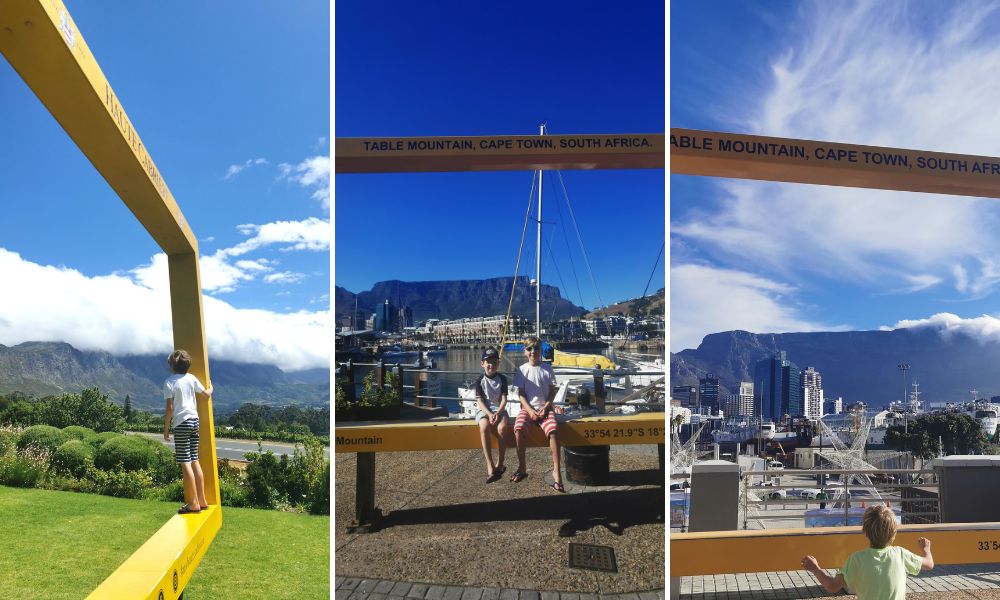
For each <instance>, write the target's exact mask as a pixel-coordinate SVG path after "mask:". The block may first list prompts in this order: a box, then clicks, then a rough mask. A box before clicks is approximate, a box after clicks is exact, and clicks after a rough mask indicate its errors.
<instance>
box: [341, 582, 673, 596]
mask: <svg viewBox="0 0 1000 600" xmlns="http://www.w3.org/2000/svg"><path fill="white" fill-rule="evenodd" d="M334 598H335V599H336V600H598V599H612V598H613V599H616V600H664V596H663V590H658V591H655V592H639V593H630V594H613V595H601V594H570V593H567V592H539V591H537V590H518V589H501V588H495V587H467V586H457V585H433V584H427V583H406V582H403V581H389V580H384V579H363V578H361V577H337V579H336V581H335V582H334Z"/></svg>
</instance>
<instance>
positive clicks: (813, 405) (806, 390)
mask: <svg viewBox="0 0 1000 600" xmlns="http://www.w3.org/2000/svg"><path fill="white" fill-rule="evenodd" d="M802 405H803V409H804V411H805V416H807V417H822V416H823V376H822V375H820V373H819V371H817V370H816V369H814V368H812V367H807V368H806V370H805V371H802Z"/></svg>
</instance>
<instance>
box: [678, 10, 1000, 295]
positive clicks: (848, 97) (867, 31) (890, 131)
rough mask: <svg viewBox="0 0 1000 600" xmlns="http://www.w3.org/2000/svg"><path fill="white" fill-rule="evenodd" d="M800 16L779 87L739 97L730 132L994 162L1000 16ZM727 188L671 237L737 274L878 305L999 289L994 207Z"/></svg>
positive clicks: (770, 186) (766, 186)
mask: <svg viewBox="0 0 1000 600" xmlns="http://www.w3.org/2000/svg"><path fill="white" fill-rule="evenodd" d="M804 6H805V7H806V9H805V10H801V11H799V12H798V19H799V20H797V21H792V22H790V23H789V26H788V34H789V35H788V38H787V39H788V40H789V44H790V47H789V48H787V50H786V51H785V52H783V53H782V54H781V55H780V56H777V57H776V58H774V59H773V61H772V63H771V73H772V75H773V76H772V78H771V79H770V80H769V81H768V82H767V83H766V84H765V85H764V86H762V87H761V88H760V89H758V90H754V91H753V92H752V93H750V94H739V95H738V98H736V100H737V101H738V102H739V108H741V109H743V110H741V111H737V110H735V107H734V109H733V110H730V111H725V112H726V113H727V114H729V113H731V114H741V115H743V116H742V119H741V120H739V121H733V122H732V123H731V124H730V126H731V128H732V129H733V130H736V131H746V132H748V133H758V134H762V135H771V136H779V137H795V138H804V139H816V140H830V141H837V142H846V143H853V144H870V145H876V146H890V147H902V148H914V149H925V150H933V151H943V152H958V153H962V154H982V155H988V156H989V155H996V154H997V152H996V140H995V133H994V132H996V131H997V130H1000V111H995V110H992V109H990V108H989V107H992V106H994V105H995V104H996V98H998V97H1000V78H997V77H996V76H995V73H996V70H997V68H998V67H1000V36H996V35H993V34H992V32H993V30H995V28H996V26H997V19H998V11H997V8H998V4H997V3H989V4H984V3H943V4H940V5H931V4H922V5H920V7H921V8H920V9H919V10H918V9H916V8H915V6H916V5H913V4H911V3H899V2H897V3H888V2H855V3H842V2H838V3H833V2H816V3H812V4H808V5H804ZM929 14H933V16H934V18H928V15H929ZM987 27H991V28H992V29H990V30H987ZM747 98H751V100H749V101H748V100H747ZM753 98H758V100H756V101H754V100H752V99H753ZM717 186H718V187H717V189H718V190H719V194H718V197H717V204H715V205H714V206H710V207H709V208H707V209H706V208H701V209H699V210H697V211H692V212H690V213H689V214H687V215H683V216H681V217H680V218H678V219H676V221H675V223H674V224H673V226H672V232H673V234H674V235H677V236H681V237H682V238H685V239H686V240H687V241H688V242H689V243H693V244H696V245H697V246H698V247H699V248H701V249H702V250H703V251H705V252H707V253H709V254H710V255H711V256H713V257H714V258H715V259H716V260H720V261H723V262H725V263H726V264H728V265H731V266H733V267H735V268H738V269H746V270H750V269H752V270H753V271H755V272H758V273H766V274H768V276H769V277H772V276H773V277H776V278H780V279H783V280H791V281H794V280H797V279H798V278H800V277H802V276H812V275H821V276H823V277H825V278H831V279H834V280H838V281H841V282H846V283H850V284H861V285H864V286H867V287H869V288H870V289H873V290H877V291H886V290H890V291H896V292H906V293H913V292H918V291H921V290H925V289H927V288H929V287H931V286H939V285H940V286H947V287H948V288H950V289H953V290H954V293H955V294H956V295H958V296H960V297H962V298H964V299H969V298H982V297H985V296H988V295H989V294H991V293H993V292H995V291H997V290H998V289H1000V239H998V238H997V237H996V235H995V231H996V230H997V228H998V226H1000V203H997V202H996V201H995V200H983V199H975V198H968V197H956V196H943V195H938V194H915V193H905V192H890V191H880V190H862V189H851V188H839V187H832V186H809V185H797V184H778V183H767V182H754V181H742V180H719V181H718V184H717ZM703 205H705V203H703Z"/></svg>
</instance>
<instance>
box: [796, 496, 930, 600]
mask: <svg viewBox="0 0 1000 600" xmlns="http://www.w3.org/2000/svg"><path fill="white" fill-rule="evenodd" d="M861 529H862V531H864V533H865V537H867V538H868V543H869V544H870V545H871V547H870V548H868V549H865V550H859V551H857V552H855V553H854V554H852V555H850V556H848V557H847V562H846V563H844V568H843V569H841V571H840V573H839V574H838V575H837V576H836V577H830V576H829V575H828V574H827V573H826V571H824V570H823V569H821V568H820V567H819V563H818V562H817V561H816V558H815V557H812V556H806V557H804V558H803V559H802V567H803V568H805V569H806V570H807V571H809V572H810V573H812V574H813V576H815V577H816V579H817V580H818V581H819V583H820V584H821V585H822V586H823V588H824V589H826V591H827V592H829V593H831V594H835V593H837V592H838V591H840V589H841V588H851V589H853V590H854V593H856V594H857V596H858V600H866V599H868V598H872V599H877V600H903V598H906V576H907V574H909V575H917V574H918V573H920V570H921V569H923V570H926V571H929V570H931V569H933V568H934V557H933V556H932V555H931V541H930V540H928V539H927V538H918V539H917V545H918V546H920V551H921V552H922V553H923V556H918V555H916V554H914V553H913V552H910V551H909V550H907V549H906V548H903V547H901V546H893V545H892V542H893V540H894V539H896V515H895V514H894V513H893V512H892V510H891V509H890V508H888V507H886V506H883V505H881V504H877V505H875V506H872V507H869V508H868V510H866V511H865V515H864V517H863V521H862V525H861Z"/></svg>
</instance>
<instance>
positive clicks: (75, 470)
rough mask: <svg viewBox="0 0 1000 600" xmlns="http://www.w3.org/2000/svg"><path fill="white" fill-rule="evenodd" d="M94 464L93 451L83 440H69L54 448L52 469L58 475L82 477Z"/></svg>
mask: <svg viewBox="0 0 1000 600" xmlns="http://www.w3.org/2000/svg"><path fill="white" fill-rule="evenodd" d="M93 463H94V449H93V448H92V447H91V446H90V444H88V443H87V442H84V441H83V440H70V441H68V442H66V443H64V444H63V445H61V446H59V447H58V448H56V451H55V453H54V454H53V455H52V467H53V468H54V469H55V470H56V472H58V473H63V474H66V475H73V476H74V477H83V476H84V475H86V473H87V469H88V468H89V466H90V465H92V464H93Z"/></svg>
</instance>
